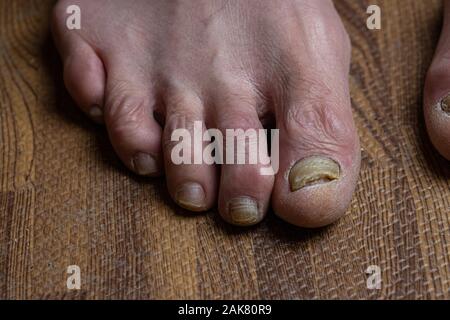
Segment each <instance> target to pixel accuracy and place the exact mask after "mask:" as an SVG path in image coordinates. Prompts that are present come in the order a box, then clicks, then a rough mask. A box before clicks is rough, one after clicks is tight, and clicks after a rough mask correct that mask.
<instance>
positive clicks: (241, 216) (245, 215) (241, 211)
mask: <svg viewBox="0 0 450 320" xmlns="http://www.w3.org/2000/svg"><path fill="white" fill-rule="evenodd" d="M228 215H229V218H230V222H231V223H232V224H234V225H237V226H252V225H254V224H256V223H258V222H260V221H261V218H262V217H261V215H260V213H259V210H258V203H257V201H256V200H254V199H252V198H250V197H237V198H234V199H232V200H230V201H229V202H228Z"/></svg>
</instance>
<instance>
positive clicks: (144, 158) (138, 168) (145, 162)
mask: <svg viewBox="0 0 450 320" xmlns="http://www.w3.org/2000/svg"><path fill="white" fill-rule="evenodd" d="M131 166H132V167H133V169H134V171H135V172H136V173H137V174H140V175H142V176H148V175H154V174H157V173H158V164H157V162H156V161H155V159H154V158H153V157H152V156H151V155H149V154H147V153H143V152H139V153H138V154H136V156H135V157H134V158H133V159H132V160H131Z"/></svg>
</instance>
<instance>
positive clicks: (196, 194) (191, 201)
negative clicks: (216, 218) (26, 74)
mask: <svg viewBox="0 0 450 320" xmlns="http://www.w3.org/2000/svg"><path fill="white" fill-rule="evenodd" d="M175 200H176V202H177V203H178V205H179V206H180V207H183V208H185V209H187V210H190V211H204V210H205V207H206V203H205V200H206V196H205V191H204V190H203V187H202V186H201V185H200V184H198V183H195V182H187V183H184V184H182V185H181V186H180V187H179V188H178V189H177V192H176V194H175Z"/></svg>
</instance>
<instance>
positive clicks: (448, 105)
mask: <svg viewBox="0 0 450 320" xmlns="http://www.w3.org/2000/svg"><path fill="white" fill-rule="evenodd" d="M440 105H441V109H442V111H444V112H446V113H450V94H449V95H447V96H446V97H445V98H443V99H442V100H441V102H440Z"/></svg>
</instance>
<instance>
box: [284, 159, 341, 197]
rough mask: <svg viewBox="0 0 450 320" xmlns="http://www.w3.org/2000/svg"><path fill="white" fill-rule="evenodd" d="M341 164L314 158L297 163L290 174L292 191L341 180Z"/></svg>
mask: <svg viewBox="0 0 450 320" xmlns="http://www.w3.org/2000/svg"><path fill="white" fill-rule="evenodd" d="M339 176H340V168H339V164H338V163H337V162H336V161H334V160H332V159H330V158H327V157H322V156H313V157H309V158H306V159H303V160H300V161H299V162H297V163H296V164H295V165H294V166H293V167H292V169H291V171H290V173H289V185H290V187H291V191H297V190H299V189H301V188H304V187H308V186H312V185H316V184H320V183H326V182H330V181H333V180H336V179H339Z"/></svg>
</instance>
